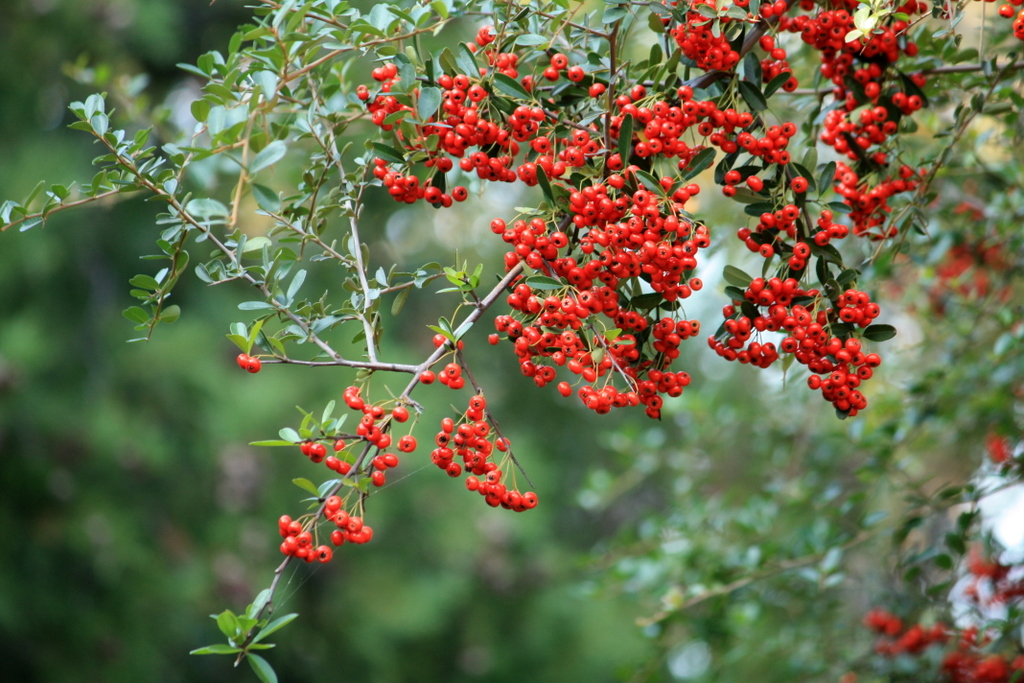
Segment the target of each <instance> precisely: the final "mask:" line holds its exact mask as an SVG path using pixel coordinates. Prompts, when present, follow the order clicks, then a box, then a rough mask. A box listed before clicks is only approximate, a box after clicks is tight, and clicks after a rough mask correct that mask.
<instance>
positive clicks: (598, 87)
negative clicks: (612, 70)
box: [588, 83, 607, 97]
mask: <svg viewBox="0 0 1024 683" xmlns="http://www.w3.org/2000/svg"><path fill="white" fill-rule="evenodd" d="M605 90H607V87H606V86H605V84H604V83H594V84H593V85H591V86H590V90H589V91H588V92H589V93H590V96H591V97H600V96H601V95H603V94H604V92H605Z"/></svg>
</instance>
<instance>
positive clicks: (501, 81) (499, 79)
mask: <svg viewBox="0 0 1024 683" xmlns="http://www.w3.org/2000/svg"><path fill="white" fill-rule="evenodd" d="M494 87H496V88H497V89H498V90H500V91H502V92H503V93H505V94H506V95H508V96H510V97H515V98H517V99H521V100H529V99H531V96H530V93H529V91H527V89H526V88H524V87H523V86H522V84H521V83H519V81H517V80H516V79H514V78H512V77H511V76H506V75H505V74H503V73H499V72H495V74H494Z"/></svg>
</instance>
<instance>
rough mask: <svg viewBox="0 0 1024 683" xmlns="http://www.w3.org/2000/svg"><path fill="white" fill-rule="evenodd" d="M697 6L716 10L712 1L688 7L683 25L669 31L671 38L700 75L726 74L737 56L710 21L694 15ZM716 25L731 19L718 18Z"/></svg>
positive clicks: (719, 30)
mask: <svg viewBox="0 0 1024 683" xmlns="http://www.w3.org/2000/svg"><path fill="white" fill-rule="evenodd" d="M671 4H672V5H675V4H676V3H675V2H673V3H671ZM701 5H707V6H708V7H710V8H711V9H712V10H714V9H716V2H715V0H697V2H694V3H692V4H691V5H690V10H689V11H688V12H687V13H686V23H685V24H680V25H679V26H676V27H675V28H674V29H673V30H672V37H673V38H675V40H676V43H677V44H678V45H679V48H680V49H681V50H682V51H683V54H684V55H686V57H687V58H688V59H690V60H692V61H693V63H694V64H696V65H697V68H699V69H703V70H704V71H730V70H732V69H733V67H735V66H736V65H737V64H739V61H740V54H739V53H738V52H736V50H733V49H732V47H730V46H729V39H728V37H727V36H726V32H725V31H724V30H722V29H721V28H720V27H719V26H714V25H713V22H712V21H711V19H709V18H708V17H706V16H704V15H703V14H701V13H700V12H699V11H698V9H697V8H698V7H700V6H701ZM719 21H720V22H721V24H723V25H725V24H728V23H729V22H730V21H731V19H730V18H729V17H722V18H721V19H719Z"/></svg>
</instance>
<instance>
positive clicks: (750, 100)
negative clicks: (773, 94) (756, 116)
mask: <svg viewBox="0 0 1024 683" xmlns="http://www.w3.org/2000/svg"><path fill="white" fill-rule="evenodd" d="M739 89H740V96H741V97H742V98H743V101H744V102H746V103H747V106H749V107H750V108H751V109H753V110H754V111H764V110H765V109H767V108H768V100H766V99H765V98H764V95H763V94H762V93H761V91H760V90H759V89H758V87H757V86H756V85H754V84H753V83H750V82H749V81H740V82H739Z"/></svg>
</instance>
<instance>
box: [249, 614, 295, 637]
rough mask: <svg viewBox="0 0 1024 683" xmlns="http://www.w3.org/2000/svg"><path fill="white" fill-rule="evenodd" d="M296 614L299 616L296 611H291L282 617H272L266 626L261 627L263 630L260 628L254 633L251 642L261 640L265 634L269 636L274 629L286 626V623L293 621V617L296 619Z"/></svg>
mask: <svg viewBox="0 0 1024 683" xmlns="http://www.w3.org/2000/svg"><path fill="white" fill-rule="evenodd" d="M298 616H299V615H298V614H296V613H294V612H293V613H291V614H286V615H284V616H283V617H279V618H277V619H274V620H273V621H272V622H270V623H269V624H267V625H266V626H265V627H264V628H263V630H262V631H260V632H259V633H258V634H256V637H255V638H253V639H252V642H254V643H258V642H260V641H261V640H263V639H264V638H266V637H267V636H269V635H270V634H271V633H273V632H274V631H277V630H279V629H282V628H284V627H285V626H287V625H288V624H290V623H292V622H293V621H295V619H296V618H297V617H298Z"/></svg>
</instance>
